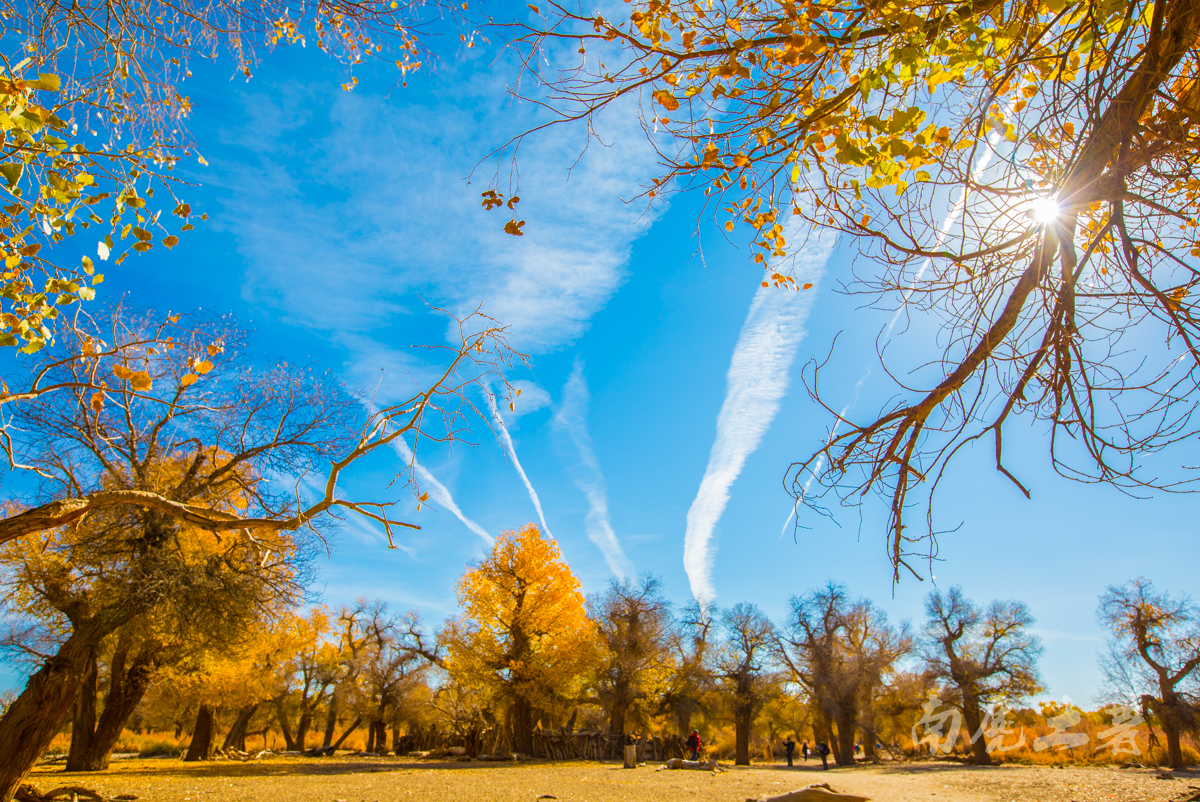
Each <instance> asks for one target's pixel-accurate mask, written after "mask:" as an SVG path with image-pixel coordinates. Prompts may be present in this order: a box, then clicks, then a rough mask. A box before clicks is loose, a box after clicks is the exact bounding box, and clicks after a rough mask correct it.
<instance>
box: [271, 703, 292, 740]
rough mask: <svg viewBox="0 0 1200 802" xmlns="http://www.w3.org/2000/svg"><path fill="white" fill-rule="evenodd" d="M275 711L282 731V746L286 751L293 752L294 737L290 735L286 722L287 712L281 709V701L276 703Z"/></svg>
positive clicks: (289, 727) (290, 731) (290, 729)
mask: <svg viewBox="0 0 1200 802" xmlns="http://www.w3.org/2000/svg"><path fill="white" fill-rule="evenodd" d="M275 713H276V717H277V718H278V719H279V731H280V732H282V733H283V748H284V749H285V750H287V751H288V752H295V751H296V739H295V738H293V737H292V728H291V726H290V725H289V724H288V718H287V712H286V711H285V710H284V709H283V702H282V701H281V702H278V703H276V705H275Z"/></svg>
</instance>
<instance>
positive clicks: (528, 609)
mask: <svg viewBox="0 0 1200 802" xmlns="http://www.w3.org/2000/svg"><path fill="white" fill-rule="evenodd" d="M457 593H458V602H459V604H460V605H462V608H463V609H462V614H461V615H460V616H459V617H458V618H456V619H454V620H452V621H450V622H449V623H448V624H447V625H446V632H445V633H444V640H445V643H446V646H447V652H448V656H447V660H446V668H447V670H448V671H449V672H450V674H451V676H452V677H453V678H454V680H455V682H457V683H459V684H462V685H465V686H482V687H483V688H485V689H486V690H487V691H489V692H490V694H491V696H492V698H493V702H494V704H496V705H498V706H500V707H502V708H504V709H506V710H507V712H508V722H509V730H510V735H511V737H512V743H513V748H514V749H515V750H516V751H518V752H524V753H526V754H528V753H530V752H532V751H533V732H534V728H535V727H536V726H537V724H538V722H539V720H545V719H546V718H547V717H548V716H550V715H552V714H553V713H554V712H555V711H556V709H557V708H561V707H562V706H563V702H564V701H565V700H567V699H571V698H574V697H576V696H578V694H579V691H580V689H581V686H582V684H583V677H584V676H585V673H586V672H587V670H588V668H589V667H590V666H591V665H592V663H593V661H594V660H595V656H596V649H597V640H596V628H595V625H594V624H593V623H592V621H591V620H590V619H589V618H588V616H587V612H586V610H585V608H584V598H583V594H582V593H581V592H580V590H579V580H578V579H576V578H575V575H574V574H573V573H571V568H570V566H568V565H567V564H566V562H564V561H563V558H562V553H561V552H560V551H559V548H558V544H557V543H555V542H554V541H553V540H551V539H550V538H547V537H545V536H544V535H543V534H542V532H541V531H540V530H539V529H538V528H537V527H536V526H534V525H533V524H529V525H527V526H525V527H524V528H522V529H519V530H517V531H515V532H504V533H503V534H501V535H500V538H499V539H498V540H497V541H496V545H495V547H494V548H493V549H492V554H491V556H490V557H488V559H487V560H485V561H484V562H482V563H481V564H480V565H478V566H477V567H475V568H473V569H471V570H470V571H468V572H467V573H466V574H464V575H463V576H462V578H461V579H460V580H459V582H458V589H457Z"/></svg>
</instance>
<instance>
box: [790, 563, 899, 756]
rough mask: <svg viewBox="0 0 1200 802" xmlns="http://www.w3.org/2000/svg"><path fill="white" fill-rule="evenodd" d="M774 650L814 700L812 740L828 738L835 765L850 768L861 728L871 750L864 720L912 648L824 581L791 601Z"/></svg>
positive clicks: (867, 606) (870, 609) (876, 615)
mask: <svg viewBox="0 0 1200 802" xmlns="http://www.w3.org/2000/svg"><path fill="white" fill-rule="evenodd" d="M777 649H778V654H779V657H780V659H781V661H782V662H783V663H784V664H785V665H786V666H787V667H788V669H789V671H790V673H791V675H792V678H793V679H794V680H795V681H797V682H799V683H800V684H801V685H803V686H804V687H805V688H806V689H807V690H808V692H809V694H810V695H811V697H812V701H813V705H814V708H815V709H814V712H815V713H816V718H817V721H816V726H815V729H816V730H818V731H819V732H818V733H817V734H818V736H819V737H823V738H828V739H829V744H830V746H831V748H832V750H833V756H834V760H835V761H836V762H837V764H838V765H839V766H848V765H853V764H854V742H855V738H856V736H857V734H858V733H859V731H860V730H861V731H862V732H863V735H864V740H866V741H867V743H868V744H869V745H870V746H871V747H873V746H874V741H875V732H874V727H873V723H872V722H871V721H870V720H868V719H869V716H868V715H866V714H868V713H869V712H871V711H872V710H873V708H874V702H875V699H876V697H877V695H878V694H879V693H880V692H881V691H882V689H883V687H884V685H885V683H886V681H887V678H888V676H889V675H890V674H891V673H892V671H893V670H894V667H895V665H896V663H897V661H899V660H900V659H901V658H902V657H904V656H905V655H907V654H908V653H909V652H910V651H911V650H912V638H911V636H910V635H909V633H908V630H907V627H906V626H901V627H899V628H894V627H892V626H891V625H890V624H889V623H888V620H887V616H886V615H885V614H884V613H883V611H881V610H878V609H876V608H875V607H874V605H872V604H871V603H870V602H869V601H867V600H866V599H858V600H853V599H851V598H850V597H849V595H848V594H847V593H846V590H845V588H843V587H842V586H841V585H837V584H835V583H833V582H830V583H829V584H827V585H826V586H825V587H824V588H822V589H820V590H817V591H812V592H810V593H807V594H805V595H804V596H793V597H792V599H791V617H790V618H789V619H788V624H787V626H786V627H785V628H784V629H783V632H782V635H781V637H780V638H779V640H778V642H777ZM835 731H836V738H835V737H832V736H833V735H834V734H835Z"/></svg>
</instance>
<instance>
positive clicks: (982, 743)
mask: <svg viewBox="0 0 1200 802" xmlns="http://www.w3.org/2000/svg"><path fill="white" fill-rule="evenodd" d="M963 723H965V724H966V725H967V737H968V738H974V739H975V740H974V741H972V742H971V757H972V758H973V759H974V761H975V765H976V766H990V765H992V756H991V755H989V754H988V751H987V738H985V737H983V733H981V732H980V731H979V728H980V726H981V725H982V724H983V711H982V709H980V706H979V699H978V697H974V696H967V695H966V694H964V695H963ZM951 735H952V736H953V737H954V740H955V742H957V741H958V733H957V732H955V733H951ZM976 735H978V736H979V737H977V738H976V737H975V736H976Z"/></svg>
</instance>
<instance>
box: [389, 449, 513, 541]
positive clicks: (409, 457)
mask: <svg viewBox="0 0 1200 802" xmlns="http://www.w3.org/2000/svg"><path fill="white" fill-rule="evenodd" d="M392 446H393V447H394V448H395V449H396V452H397V453H398V454H399V455H400V458H401V459H403V460H404V461H405V462H406V463H407V464H409V465H412V466H413V470H415V471H416V472H417V479H419V480H420V482H421V484H422V485H423V486H425V487H426V488H427V490H428V493H429V495H430V497H431V498H432V499H433V500H434V501H436V502H437V503H438V504H440V505H442V506H443V507H445V508H446V509H448V510H450V512H451V513H452V514H453V515H454V517H455V518H457V519H458V520H460V521H462V522H463V525H464V526H466V527H467V528H468V529H470V530H471V531H472V532H474V533H475V534H477V535H479V537H481V538H482V539H483V542H484V543H487V544H488V548H491V547H492V546H494V545H496V539H495V538H494V537H492V536H491V535H489V534H488V533H487V530H485V529H484V528H483V527H482V526H480V525H479V524H477V523H475V522H474V521H472V520H471V519H470V518H468V517H467V516H465V515H463V511H462V510H460V509H459V508H458V505H457V504H455V503H454V497H453V496H451V495H450V491H449V490H447V489H446V486H445V485H444V484H442V483H441V482H439V481H438V480H437V479H436V478H434V475H433V474H432V473H430V472H429V471H428V470H427V469H426V468H425V466H424V465H422V464H421V463H419V462H417V458H416V455H415V454H413V452H412V449H411V448H409V447H408V443H407V442H405V440H404V438H403V437H397V438H396V439H395V440H393V441H392Z"/></svg>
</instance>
